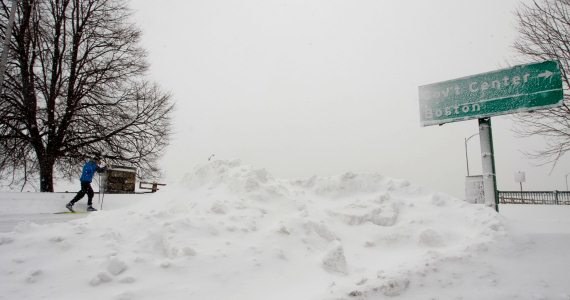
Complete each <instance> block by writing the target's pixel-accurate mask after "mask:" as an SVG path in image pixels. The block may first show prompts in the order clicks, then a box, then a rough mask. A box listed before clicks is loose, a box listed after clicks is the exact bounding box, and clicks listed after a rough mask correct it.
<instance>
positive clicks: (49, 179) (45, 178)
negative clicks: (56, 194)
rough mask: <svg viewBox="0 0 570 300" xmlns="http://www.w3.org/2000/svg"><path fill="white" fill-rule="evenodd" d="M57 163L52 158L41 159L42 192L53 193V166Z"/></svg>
mask: <svg viewBox="0 0 570 300" xmlns="http://www.w3.org/2000/svg"><path fill="white" fill-rule="evenodd" d="M54 163H55V161H54V160H53V159H50V158H41V159H40V191H41V192H50V193H52V192H53V166H54Z"/></svg>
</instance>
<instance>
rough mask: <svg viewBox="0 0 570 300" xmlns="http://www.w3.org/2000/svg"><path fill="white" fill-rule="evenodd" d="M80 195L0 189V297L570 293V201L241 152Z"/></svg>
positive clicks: (563, 295) (464, 296) (428, 296)
mask: <svg viewBox="0 0 570 300" xmlns="http://www.w3.org/2000/svg"><path fill="white" fill-rule="evenodd" d="M71 197H73V194H40V193H0V299H117V300H119V299H122V300H127V299H200V300H203V299H236V300H246V299H247V300H253V299H288V300H290V299H327V300H328V299H331V300H332V299H388V298H396V299H566V300H569V299H570V258H569V256H568V255H567V252H569V251H570V207H565V206H507V205H504V206H502V207H501V213H500V214H496V213H495V212H494V211H493V210H491V209H489V208H487V207H483V206H481V205H473V204H467V203H465V202H463V201H461V200H458V199H455V198H453V197H450V196H448V195H445V194H442V193H437V192H433V191H430V190H427V189H425V188H422V187H418V186H415V185H414V184H412V183H410V182H409V181H407V180H401V179H392V178H389V177H385V176H382V175H378V174H352V173H346V174H343V175H339V176H335V177H313V178H309V179H306V180H296V181H290V180H280V179H275V178H273V177H272V176H271V175H270V174H268V173H267V172H266V171H265V170H263V169H255V168H253V167H250V166H247V165H243V164H241V163H240V162H239V161H214V162H211V163H208V164H206V165H202V166H199V167H197V168H196V170H195V172H193V173H191V174H188V176H186V177H185V178H183V179H182V180H181V182H180V184H179V185H178V186H176V187H174V186H173V185H172V184H170V185H169V186H168V187H166V188H164V189H163V190H161V191H159V192H158V193H156V194H145V195H106V196H105V198H104V210H103V211H99V212H94V213H89V214H75V215H70V214H63V215H62V214H53V213H54V212H59V211H63V210H64V207H63V206H64V205H65V203H67V201H69V199H70V198H71ZM95 199H96V200H95V204H96V206H97V207H98V206H99V203H98V202H97V195H96V196H95ZM85 202H86V200H85V199H84V200H82V201H81V202H80V203H78V208H80V209H81V208H84V207H85Z"/></svg>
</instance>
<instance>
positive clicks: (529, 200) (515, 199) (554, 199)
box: [499, 191, 570, 205]
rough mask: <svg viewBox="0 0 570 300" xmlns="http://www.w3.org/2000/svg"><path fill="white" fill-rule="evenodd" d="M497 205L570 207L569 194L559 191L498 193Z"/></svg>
mask: <svg viewBox="0 0 570 300" xmlns="http://www.w3.org/2000/svg"><path fill="white" fill-rule="evenodd" d="M499 203H501V204H542V205H544V204H546V205H570V192H561V191H551V192H542V191H533V192H520V191H519V192H514V191H499Z"/></svg>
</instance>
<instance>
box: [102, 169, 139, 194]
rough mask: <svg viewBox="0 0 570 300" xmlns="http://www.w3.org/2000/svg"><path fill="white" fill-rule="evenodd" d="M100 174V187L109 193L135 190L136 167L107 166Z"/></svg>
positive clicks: (125, 192)
mask: <svg viewBox="0 0 570 300" xmlns="http://www.w3.org/2000/svg"><path fill="white" fill-rule="evenodd" d="M103 174H104V175H102V176H101V177H102V188H103V190H104V191H105V193H109V194H128V193H134V192H135V186H136V178H137V169H136V168H131V167H123V166H114V165H112V166H109V167H108V168H107V171H106V172H105V173H103Z"/></svg>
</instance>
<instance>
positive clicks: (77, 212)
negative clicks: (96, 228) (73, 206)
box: [53, 211, 90, 215]
mask: <svg viewBox="0 0 570 300" xmlns="http://www.w3.org/2000/svg"><path fill="white" fill-rule="evenodd" d="M87 213H90V211H73V212H72V211H59V212H54V213H53V214H54V215H63V214H87Z"/></svg>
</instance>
